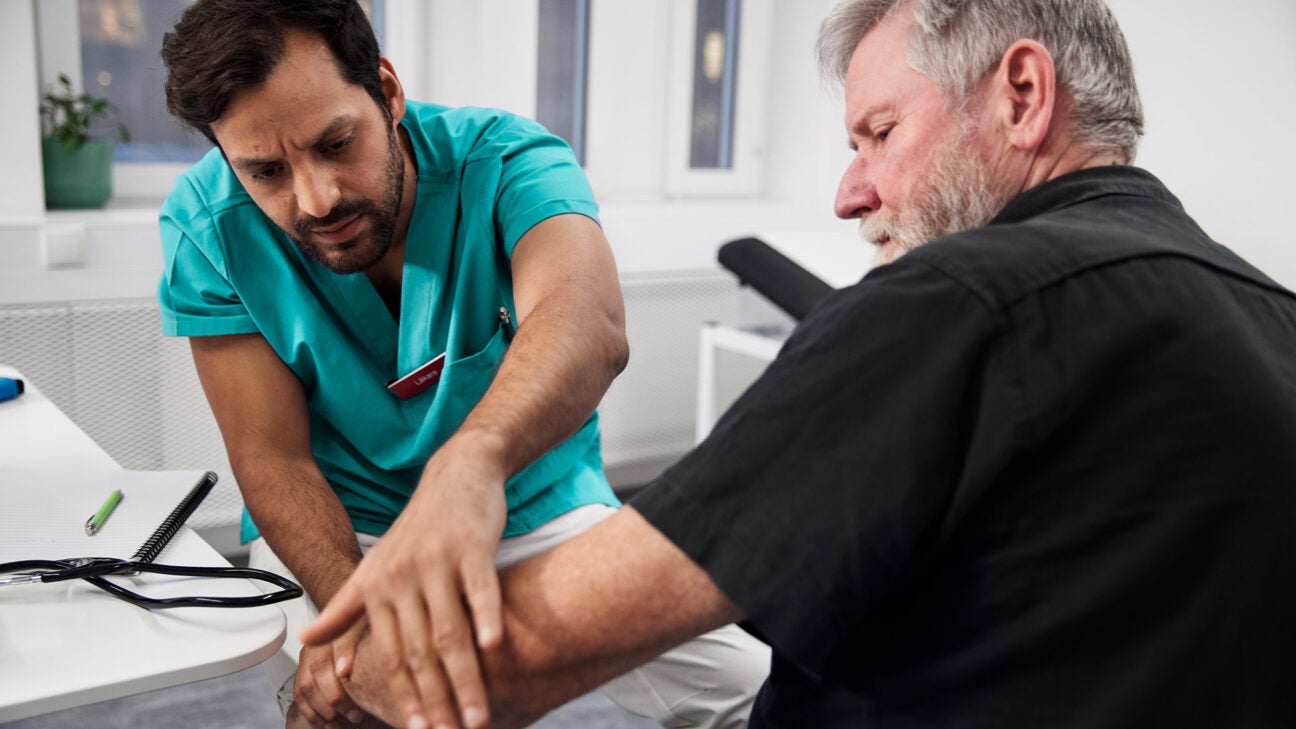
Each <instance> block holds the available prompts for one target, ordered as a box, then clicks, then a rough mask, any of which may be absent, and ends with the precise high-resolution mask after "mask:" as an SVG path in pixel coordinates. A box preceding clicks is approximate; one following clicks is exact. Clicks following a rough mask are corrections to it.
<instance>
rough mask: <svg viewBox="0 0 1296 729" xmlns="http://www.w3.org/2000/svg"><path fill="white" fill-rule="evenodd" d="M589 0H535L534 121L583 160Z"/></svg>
mask: <svg viewBox="0 0 1296 729" xmlns="http://www.w3.org/2000/svg"><path fill="white" fill-rule="evenodd" d="M589 6H590V0H540V29H539V33H538V40H539V54H538V57H537V59H536V121H538V122H540V123H541V124H543V125H545V127H546V128H547V129H549V131H551V132H553V133H554V134H557V135H558V136H560V137H562V138H563V139H565V140H567V143H568V144H570V145H571V148H572V151H573V152H575V153H576V159H577V160H579V161H580V163H581V164H584V163H585V95H586V94H585V90H586V83H587V74H586V66H587V64H588V62H589V42H588V41H589Z"/></svg>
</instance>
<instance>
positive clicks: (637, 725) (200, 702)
mask: <svg viewBox="0 0 1296 729" xmlns="http://www.w3.org/2000/svg"><path fill="white" fill-rule="evenodd" d="M282 726H283V718H282V717H281V716H279V708H278V707H277V706H276V705H275V702H274V700H273V698H272V697H271V695H270V690H269V688H268V687H267V683H266V679H265V676H264V674H263V672H262V671H261V669H260V668H259V667H256V668H250V669H248V670H246V671H241V672H239V673H235V674H231V675H229V676H223V677H221V678H213V679H210V680H207V681H198V682H196V683H191V684H186V685H184V686H177V687H175V688H169V689H163V690H161V691H151V692H149V693H145V694H138V695H136V696H127V697H125V698H121V699H114V700H112V701H104V702H101V703H98V704H92V705H90V706H82V707H79V708H76V709H67V710H65V711H59V712H56V713H53V714H46V715H44V716H37V717H32V718H30V719H24V720H22V721H15V722H9V723H5V724H0V729H80V728H81V727H95V729H164V728H165V729H171V728H172V727H183V728H184V729H278V728H279V727H282ZM656 727H657V723H656V722H653V721H650V720H648V719H644V718H642V717H638V716H633V715H631V714H627V713H626V712H625V711H623V710H622V709H621V708H620V707H618V706H617V705H616V704H613V703H612V702H611V701H610V700H609V699H607V698H606V697H604V696H603V695H602V694H600V693H598V692H594V693H591V694H588V695H586V696H582V697H581V698H579V699H576V700H575V701H573V702H571V703H570V704H567V705H566V706H562V707H559V708H558V709H555V710H554V711H552V712H550V713H549V714H548V715H546V716H545V717H544V718H543V719H541V720H540V721H538V722H536V723H535V724H533V725H531V729H655V728H656Z"/></svg>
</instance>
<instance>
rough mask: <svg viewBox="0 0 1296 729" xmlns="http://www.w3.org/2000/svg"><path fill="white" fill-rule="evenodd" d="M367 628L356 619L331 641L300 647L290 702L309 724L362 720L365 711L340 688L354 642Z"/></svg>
mask: <svg viewBox="0 0 1296 729" xmlns="http://www.w3.org/2000/svg"><path fill="white" fill-rule="evenodd" d="M366 628H367V624H366V623H365V622H364V621H357V622H356V623H354V624H352V625H351V627H350V628H348V629H347V631H346V632H345V633H343V634H342V635H340V636H338V637H337V638H336V639H335V640H333V641H332V642H331V643H325V644H322V645H314V646H311V645H308V646H305V647H303V648H302V651H301V657H300V658H299V659H298V661H297V682H296V684H295V685H294V686H293V705H294V708H295V710H296V712H297V714H299V715H300V717H301V719H302V720H304V721H305V722H307V723H308V724H310V725H311V726H312V727H317V728H322V727H326V726H332V725H336V724H339V723H342V722H343V721H344V720H345V721H349V722H350V723H352V724H359V723H360V722H362V721H364V719H365V716H366V714H365V712H364V711H362V710H361V709H360V707H358V706H356V705H355V702H353V701H352V700H351V697H350V696H349V695H348V694H347V691H346V689H345V688H343V686H342V677H344V676H347V675H349V674H350V672H351V668H352V666H354V665H355V655H356V645H357V644H358V643H359V641H360V638H361V636H363V635H364V634H365V632H366Z"/></svg>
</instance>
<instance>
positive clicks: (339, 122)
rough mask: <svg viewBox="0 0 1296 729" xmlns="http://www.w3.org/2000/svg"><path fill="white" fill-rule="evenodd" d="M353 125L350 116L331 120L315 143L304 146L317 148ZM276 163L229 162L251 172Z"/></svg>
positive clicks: (256, 159)
mask: <svg viewBox="0 0 1296 729" xmlns="http://www.w3.org/2000/svg"><path fill="white" fill-rule="evenodd" d="M354 123H355V119H354V118H352V117H350V116H339V117H336V118H335V119H333V121H331V122H329V123H328V126H326V127H324V131H322V132H320V133H319V134H318V135H316V136H315V141H313V142H311V143H310V144H308V145H306V146H308V147H318V146H319V145H321V144H323V143H324V140H326V139H328V138H329V137H331V136H333V135H335V134H337V133H338V132H340V131H342V130H343V129H346V128H347V127H349V126H351V125H352V124H354ZM277 161H278V160H276V159H271V158H261V157H238V158H235V159H232V160H230V166H231V167H234V168H235V169H240V170H253V169H256V168H258V167H265V166H266V165H269V164H273V163H274V162H277Z"/></svg>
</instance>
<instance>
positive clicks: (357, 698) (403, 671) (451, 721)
mask: <svg viewBox="0 0 1296 729" xmlns="http://www.w3.org/2000/svg"><path fill="white" fill-rule="evenodd" d="M441 682H442V686H441V694H440V695H441V696H443V697H445V702H444V703H443V704H442V705H441V706H439V707H435V708H433V707H426V708H425V707H422V706H421V705H420V704H419V703H418V692H417V689H415V688H414V679H413V677H412V676H411V675H410V673H409V667H408V666H406V665H405V662H404V661H403V660H402V659H401V657H400V656H395V657H393V656H388V655H386V654H385V653H384V652H383V650H382V648H381V647H380V646H379V645H378V642H377V641H376V640H374V639H373V638H372V637H371V636H370V635H368V634H367V633H366V634H365V635H364V636H363V637H362V638H361V640H360V642H359V644H358V645H357V646H356V653H355V662H354V664H353V666H352V668H351V671H350V672H349V674H348V675H347V676H345V677H344V678H343V679H342V686H343V688H344V689H345V690H346V692H347V694H349V695H350V697H351V699H352V701H354V702H355V703H356V704H357V705H358V706H359V707H360V708H361V709H363V710H364V711H366V712H368V713H369V714H371V715H372V716H373V719H372V724H365V725H364V726H366V727H368V726H386V725H385V724H381V723H380V722H379V720H381V721H383V722H387V724H390V725H392V726H403V725H404V723H405V717H406V716H410V715H413V714H418V715H421V716H424V717H427V718H428V719H429V720H430V726H438V727H439V726H446V727H456V728H457V727H459V726H460V724H459V716H458V712H457V711H456V708H455V704H454V694H452V693H451V691H450V685H449V684H448V683H446V681H445V677H444V674H441ZM402 688H403V689H404V692H405V693H403V694H402V693H401V689H402ZM402 695H403V696H406V697H411V698H410V699H406V701H407V702H409V701H411V700H412V702H413V703H412V705H407V706H405V708H404V709H403V710H402V708H401V704H402V702H401V701H400V699H399V698H398V697H399V696H402Z"/></svg>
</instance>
